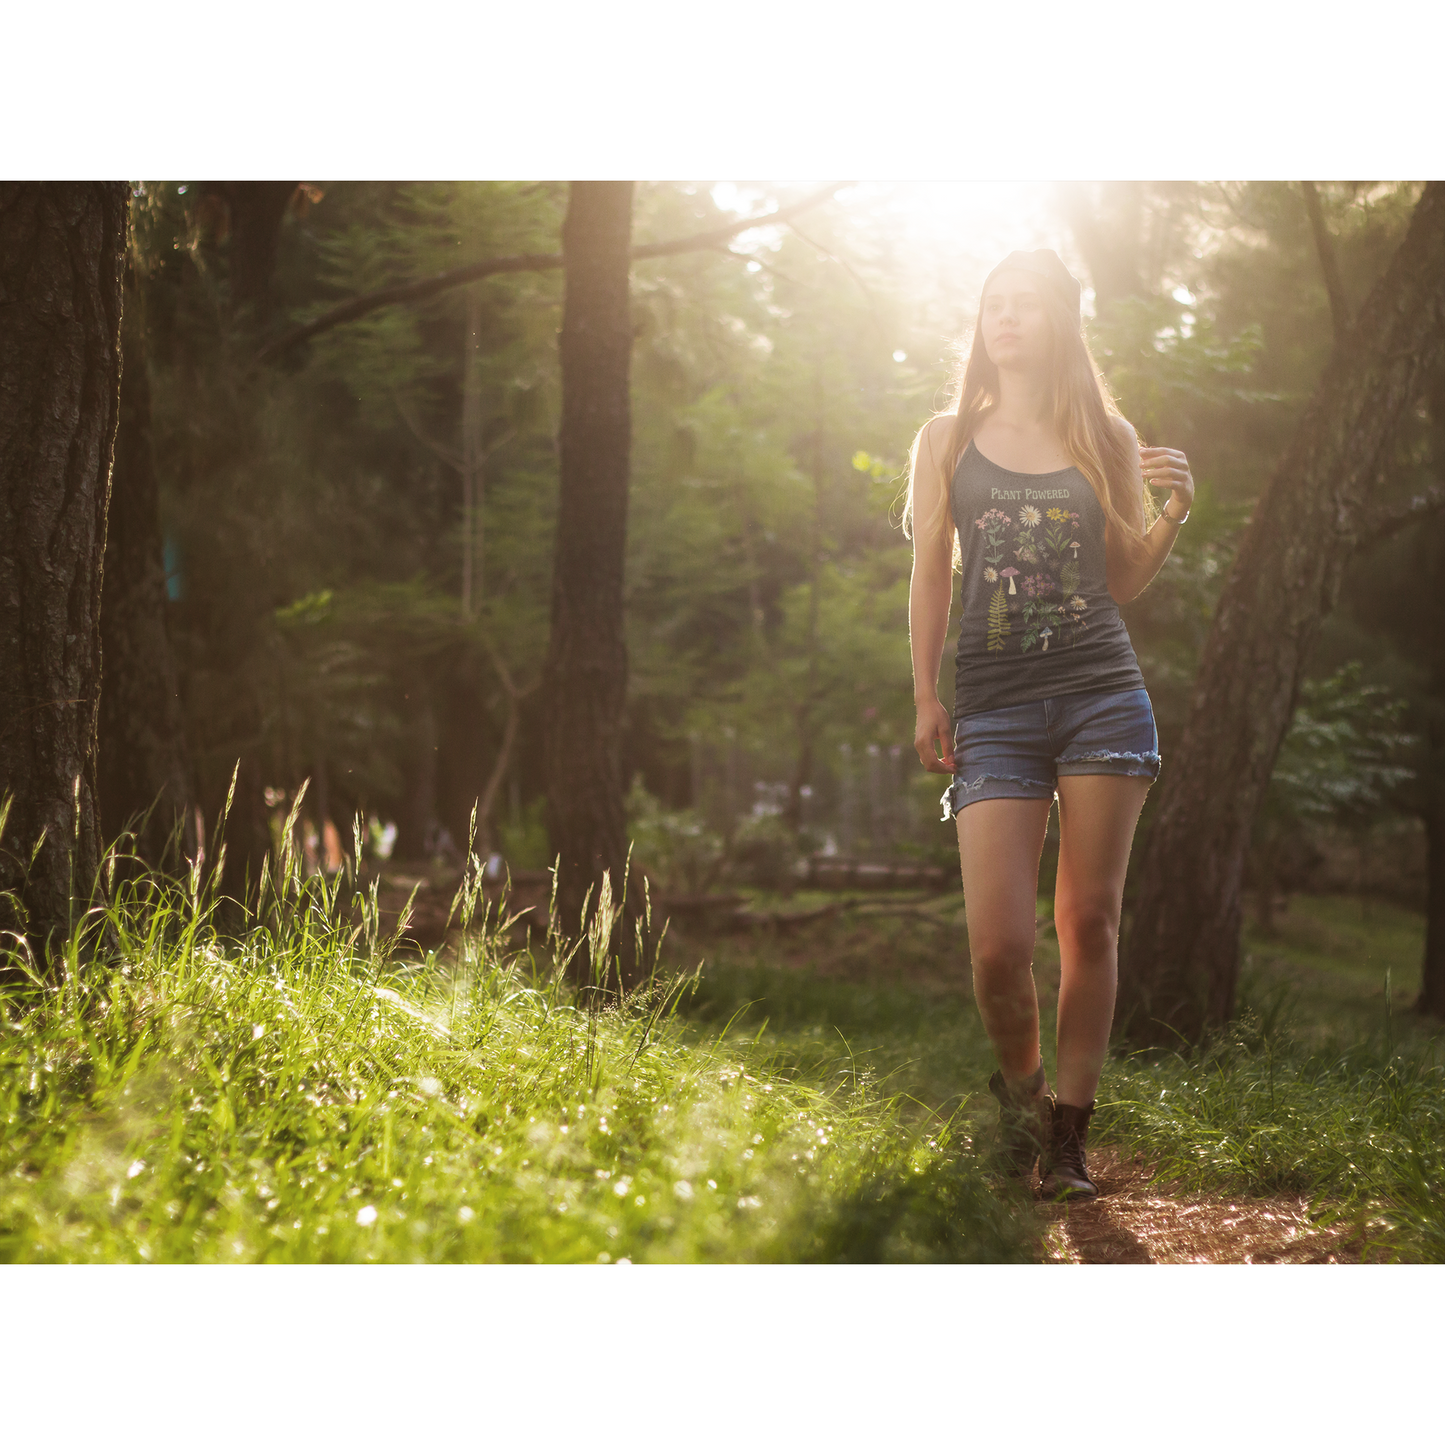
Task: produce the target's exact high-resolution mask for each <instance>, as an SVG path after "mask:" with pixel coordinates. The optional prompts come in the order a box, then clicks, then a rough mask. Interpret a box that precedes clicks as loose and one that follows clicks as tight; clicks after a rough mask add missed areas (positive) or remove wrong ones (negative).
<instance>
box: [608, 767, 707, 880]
mask: <svg viewBox="0 0 1445 1445" xmlns="http://www.w3.org/2000/svg"><path fill="white" fill-rule="evenodd" d="M627 835H628V837H629V838H630V839H631V840H632V843H633V845H634V848H635V851H634V854H633V856H634V857H635V859H636V860H637V862H638V863H640V864H641V865H642V866H643V867H644V868H646V869H647V870H648V872H649V873H651V874H652V876H653V877H654V878H656V879H657V881H658V883H659V885H660V886H661V887H662V888H663V889H664V890H665V891H667V892H669V893H704V892H706V891H707V890H708V889H709V888H711V887H712V885H713V884H714V883H715V882H716V881H717V879H718V878H719V877H720V876H721V873H722V867H723V862H724V854H725V852H726V847H727V845H726V843H725V842H724V840H723V839H722V837H720V836H719V835H718V834H717V833H714V832H713V831H712V830H711V829H710V828H709V827H708V826H707V821H706V819H704V818H703V816H702V815H701V814H700V813H699V812H697V811H696V810H695V809H692V808H684V809H675V808H667V807H664V806H663V804H662V803H661V801H660V800H659V799H657V798H655V797H654V796H653V795H652V794H651V793H649V792H648V791H647V789H646V787H644V786H643V782H642V775H641V774H640V773H638V774H636V775H635V776H634V777H633V779H632V787H631V788H630V789H629V791H628V794H627Z"/></svg>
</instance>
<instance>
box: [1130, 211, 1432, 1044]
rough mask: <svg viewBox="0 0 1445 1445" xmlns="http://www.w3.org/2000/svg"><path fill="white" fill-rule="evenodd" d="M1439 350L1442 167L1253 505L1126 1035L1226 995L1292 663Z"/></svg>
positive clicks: (1150, 894)
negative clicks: (1252, 839)
mask: <svg viewBox="0 0 1445 1445" xmlns="http://www.w3.org/2000/svg"><path fill="white" fill-rule="evenodd" d="M1442 356H1445V183H1440V182H1431V183H1429V184H1427V185H1426V187H1425V189H1424V193H1423V195H1422V196H1421V199H1420V202H1419V204H1418V206H1417V207H1416V209H1415V213H1414V215H1413V217H1412V218H1411V222H1410V228H1409V231H1408V233H1407V234H1406V237H1405V239H1404V241H1403V242H1402V244H1401V246H1400V249H1399V251H1398V252H1397V253H1396V255H1395V257H1394V258H1393V260H1392V261H1391V263H1390V267H1389V269H1388V270H1387V272H1386V274H1385V275H1384V276H1383V277H1382V278H1381V280H1380V281H1379V283H1378V284H1377V285H1376V287H1375V288H1374V290H1373V291H1372V292H1371V294H1370V297H1369V299H1368V300H1367V301H1366V303H1365V305H1364V307H1363V308H1362V309H1361V311H1360V315H1359V317H1358V319H1357V321H1356V322H1355V325H1354V328H1353V331H1352V333H1351V345H1350V346H1349V348H1348V349H1341V350H1338V351H1336V353H1335V354H1334V356H1333V357H1332V359H1331V361H1330V363H1329V365H1328V367H1327V368H1326V370H1325V373H1324V376H1323V377H1322V378H1321V380H1320V383H1319V385H1318V386H1317V387H1316V389H1315V393H1314V395H1313V397H1312V398H1311V400H1310V402H1309V405H1308V406H1307V407H1306V409H1305V414H1304V416H1303V417H1302V418H1301V421H1300V424H1299V427H1298V429H1297V430H1296V433H1295V436H1294V439H1293V441H1292V442H1291V444H1290V447H1289V450H1288V451H1287V452H1286V454H1285V456H1284V458H1283V460H1282V461H1281V462H1280V464H1279V466H1278V467H1277V468H1276V470H1275V473H1274V476H1273V478H1272V479H1271V481H1270V483H1269V486H1268V487H1267V488H1266V490H1265V492H1264V495H1263V496H1262V497H1261V498H1260V500H1259V503H1258V505H1257V506H1256V508H1255V511H1254V516H1253V518H1252V520H1251V522H1250V525H1249V527H1248V531H1247V534H1246V536H1245V538H1244V542H1243V544H1242V546H1241V547H1240V549H1239V554H1238V557H1237V559H1236V561H1235V564H1234V567H1233V569H1232V570H1231V572H1230V575H1229V578H1228V580H1227V582H1226V584H1225V587H1224V591H1223V594H1222V596H1221V597H1220V601H1219V606H1218V610H1217V611H1216V613H1215V617H1214V622H1213V625H1212V627H1211V629H1210V633H1209V637H1208V639H1207V641H1206V643H1205V647H1204V654H1203V658H1202V660H1201V663H1200V668H1199V674H1198V677H1197V678H1196V681H1195V685H1194V690H1193V695H1192V698H1191V702H1190V711H1189V717H1188V720H1187V722H1186V724H1185V728H1184V734H1183V737H1182V739H1181V740H1180V743H1179V746H1178V748H1177V749H1176V752H1175V757H1174V759H1173V760H1172V762H1171V761H1167V760H1166V763H1165V771H1164V780H1163V784H1162V789H1163V796H1162V798H1161V800H1160V805H1159V812H1158V815H1157V818H1156V821H1155V824H1154V827H1153V829H1152V831H1151V833H1150V836H1149V839H1148V846H1147V848H1145V849H1144V863H1143V867H1142V870H1141V878H1140V887H1139V895H1138V904H1137V906H1136V909H1135V913H1134V917H1133V920H1132V926H1131V928H1130V931H1129V935H1128V938H1127V942H1126V947H1125V950H1124V953H1123V957H1122V959H1121V970H1120V980H1119V982H1120V990H1119V1004H1120V1017H1121V1021H1122V1022H1123V1025H1124V1028H1125V1031H1126V1033H1127V1034H1128V1035H1129V1037H1131V1038H1132V1039H1133V1040H1135V1041H1136V1042H1140V1043H1160V1044H1175V1043H1177V1042H1179V1040H1180V1038H1181V1036H1182V1037H1183V1038H1185V1039H1187V1040H1193V1039H1195V1038H1198V1037H1199V1036H1200V1035H1201V1034H1202V1033H1203V1032H1204V1030H1205V1029H1207V1028H1208V1027H1210V1026H1218V1025H1221V1024H1223V1023H1225V1022H1226V1021H1227V1020H1228V1019H1229V1018H1230V1016H1231V1014H1232V1013H1233V1009H1234V995H1235V984H1236V980H1237V977H1238V972H1239V946H1240V945H1239V931H1240V922H1241V880H1242V874H1243V871H1244V859H1245V854H1246V852H1247V849H1248V846H1249V835H1250V828H1251V825H1252V823H1253V820H1254V815H1255V812H1256V810H1257V808H1258V806H1259V802H1260V799H1261V798H1262V796H1263V793H1264V789H1265V787H1266V785H1267V784H1268V782H1269V777H1270V773H1271V772H1272V770H1273V768H1274V762H1275V757H1276V755H1277V753H1278V751H1279V746H1280V743H1281V742H1282V741H1283V739H1284V735H1285V732H1286V730H1287V729H1288V727H1289V721H1290V716H1291V714H1292V713H1293V711H1294V707H1295V701H1296V697H1297V693H1298V688H1299V679H1300V671H1301V668H1302V667H1303V665H1304V662H1305V659H1306V658H1307V656H1308V654H1309V649H1310V645H1311V643H1312V642H1313V641H1314V638H1315V634H1316V632H1317V631H1318V628H1319V623H1320V620H1321V618H1322V617H1323V616H1324V615H1325V614H1326V613H1327V612H1328V611H1329V610H1330V608H1331V607H1332V606H1333V605H1334V602H1335V599H1336V596H1337V595H1338V592H1339V586H1340V580H1341V576H1342V574H1343V572H1344V568H1345V565H1346V563H1347V562H1348V560H1349V557H1350V554H1351V552H1352V550H1353V549H1354V546H1355V544H1356V542H1357V540H1358V538H1359V535H1360V532H1361V530H1362V529H1365V528H1368V526H1369V525H1370V521H1371V518H1370V515H1369V509H1370V505H1371V503H1372V502H1374V501H1375V496H1376V493H1377V492H1378V491H1379V489H1380V487H1381V484H1382V483H1383V481H1384V480H1385V478H1386V477H1388V475H1389V474H1390V468H1391V463H1392V459H1393V451H1394V447H1395V443H1396V438H1397V434H1398V430H1399V424H1400V421H1401V418H1402V417H1403V416H1404V414H1405V413H1406V411H1407V409H1408V408H1409V407H1410V406H1411V405H1413V404H1414V402H1415V400H1416V398H1417V396H1418V395H1419V392H1420V387H1421V384H1422V382H1423V380H1424V378H1425V376H1426V374H1427V373H1428V371H1429V369H1430V368H1431V367H1432V366H1433V365H1434V364H1436V363H1437V362H1438V360H1439V359H1440V358H1442Z"/></svg>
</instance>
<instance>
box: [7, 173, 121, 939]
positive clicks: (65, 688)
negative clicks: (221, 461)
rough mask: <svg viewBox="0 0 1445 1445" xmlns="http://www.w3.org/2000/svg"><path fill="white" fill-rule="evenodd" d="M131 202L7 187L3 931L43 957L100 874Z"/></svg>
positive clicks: (73, 189) (102, 185) (83, 188)
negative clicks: (105, 685)
mask: <svg viewBox="0 0 1445 1445" xmlns="http://www.w3.org/2000/svg"><path fill="white" fill-rule="evenodd" d="M129 199H130V198H129V195H128V193H127V189H126V187H125V185H124V184H122V183H117V182H109V181H107V182H85V183H81V182H75V183H62V184H39V183H25V182H5V183H0V316H3V318H4V322H3V325H0V794H9V795H10V796H11V806H10V813H9V818H8V821H7V824H6V827H5V830H4V836H3V838H0V929H6V930H13V931H16V932H23V933H24V934H25V935H26V936H27V937H28V938H29V940H30V944H31V947H32V949H33V950H34V951H35V953H36V957H37V959H38V960H40V959H43V958H44V957H45V956H46V954H47V945H49V944H50V943H51V942H52V941H59V940H61V939H63V938H64V936H65V935H67V934H68V932H69V930H70V928H71V926H72V923H73V922H74V920H75V919H76V918H77V917H78V916H79V914H80V913H81V912H82V911H83V910H84V908H85V906H86V901H87V899H88V897H89V895H90V891H91V888H92V886H93V885H94V883H95V881H96V871H97V867H98V864H99V862H100V829H99V826H98V818H97V810H96V776H95V731H96V712H97V707H98V703H99V697H100V592H101V564H102V557H103V553H104V549H105V514H106V503H107V498H108V495H109V490H110V469H111V460H112V454H113V449H114V445H115V430H116V417H117V413H118V405H119V391H120V319H121V277H122V268H123V265H124V257H125V238H126V221H127V211H128V206H129ZM32 855H33V857H32ZM7 894H8V896H6V895H7Z"/></svg>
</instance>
